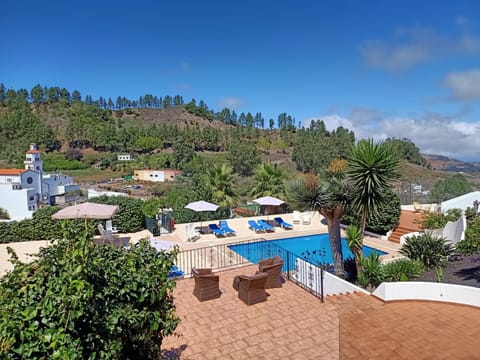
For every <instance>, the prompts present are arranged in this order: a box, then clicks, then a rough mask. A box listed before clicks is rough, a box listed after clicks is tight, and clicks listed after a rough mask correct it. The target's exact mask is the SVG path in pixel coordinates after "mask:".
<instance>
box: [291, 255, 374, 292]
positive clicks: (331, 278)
mask: <svg viewBox="0 0 480 360" xmlns="http://www.w3.org/2000/svg"><path fill="white" fill-rule="evenodd" d="M295 269H296V272H295V274H294V275H293V278H294V280H296V281H298V282H299V283H301V284H302V285H303V286H305V287H307V288H308V289H310V290H312V291H314V292H316V293H320V292H321V289H320V288H319V287H320V286H321V281H320V276H321V274H320V271H321V269H320V267H318V266H315V265H312V264H310V263H308V262H306V261H305V260H302V259H300V258H297V259H296V260H295ZM357 291H360V292H363V293H365V294H368V295H370V293H369V292H368V291H366V290H364V289H362V288H360V287H358V286H356V285H354V284H352V283H349V282H348V281H346V280H343V279H340V278H339V277H337V276H335V275H333V274H330V273H329V272H328V271H324V272H323V294H324V295H339V294H345V293H351V292H357Z"/></svg>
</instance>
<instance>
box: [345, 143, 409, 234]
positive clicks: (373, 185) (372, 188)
mask: <svg viewBox="0 0 480 360" xmlns="http://www.w3.org/2000/svg"><path fill="white" fill-rule="evenodd" d="M399 165H400V157H399V156H398V155H397V153H396V151H395V149H394V148H393V147H391V146H389V145H388V144H386V143H374V142H373V140H371V139H369V140H362V141H360V142H359V143H358V144H357V145H355V146H353V148H352V151H351V153H350V156H349V159H348V167H347V175H348V177H349V178H350V180H351V181H352V186H353V194H354V195H353V199H352V207H353V210H354V211H356V212H358V213H359V214H361V222H360V230H361V232H362V234H363V233H364V232H365V225H366V223H367V220H368V219H369V217H371V216H375V215H378V214H379V210H380V209H381V207H382V204H384V202H385V196H384V195H385V193H386V191H385V190H386V189H387V188H388V187H390V186H391V182H392V180H394V179H398V178H399V176H400V174H399V172H398V167H399Z"/></svg>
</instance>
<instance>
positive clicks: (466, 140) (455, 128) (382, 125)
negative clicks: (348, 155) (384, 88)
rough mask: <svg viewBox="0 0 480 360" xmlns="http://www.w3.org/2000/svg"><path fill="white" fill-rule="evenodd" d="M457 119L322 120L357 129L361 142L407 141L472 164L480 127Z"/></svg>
mask: <svg viewBox="0 0 480 360" xmlns="http://www.w3.org/2000/svg"><path fill="white" fill-rule="evenodd" d="M460 113H463V111H461V112H460ZM352 114H353V112H352ZM377 114H379V113H378V112H377ZM455 116H456V115H454V116H451V117H450V116H444V115H440V114H436V113H428V114H424V115H422V116H421V117H417V118H415V117H391V116H387V115H385V116H384V117H383V118H381V119H378V118H372V121H363V122H362V121H360V122H356V121H353V119H352V117H344V116H341V115H338V114H326V115H324V116H320V117H318V119H321V120H323V121H324V122H325V125H326V127H327V129H328V130H333V129H336V128H337V127H338V126H344V127H346V128H348V129H350V130H353V131H354V133H355V138H356V139H357V140H359V139H366V138H373V139H374V140H376V141H380V140H385V139H386V138H388V137H395V138H399V139H403V138H407V139H410V140H411V141H413V143H414V144H415V145H417V147H418V148H419V149H420V151H421V152H423V153H430V154H438V155H445V156H448V157H450V158H455V159H461V160H469V161H473V160H476V161H478V160H480V159H479V158H480V124H477V123H469V122H466V121H463V120H461V119H459V118H458V117H455ZM311 120H312V119H308V120H306V121H305V122H304V126H308V124H309V123H310V121H311Z"/></svg>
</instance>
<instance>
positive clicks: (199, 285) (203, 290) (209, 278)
mask: <svg viewBox="0 0 480 360" xmlns="http://www.w3.org/2000/svg"><path fill="white" fill-rule="evenodd" d="M192 275H193V278H194V279H195V288H194V289H193V295H195V296H196V297H197V299H198V300H200V301H206V300H211V299H216V298H218V297H220V294H221V293H220V288H219V280H220V277H219V276H218V275H215V274H213V273H212V269H195V268H193V269H192Z"/></svg>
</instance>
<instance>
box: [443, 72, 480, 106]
mask: <svg viewBox="0 0 480 360" xmlns="http://www.w3.org/2000/svg"><path fill="white" fill-rule="evenodd" d="M443 86H444V87H446V88H447V89H449V90H450V91H451V93H452V97H453V98H454V99H455V100H467V101H468V100H480V69H473V70H468V71H459V72H452V73H450V74H448V75H447V76H446V78H445V80H444V81H443Z"/></svg>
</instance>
